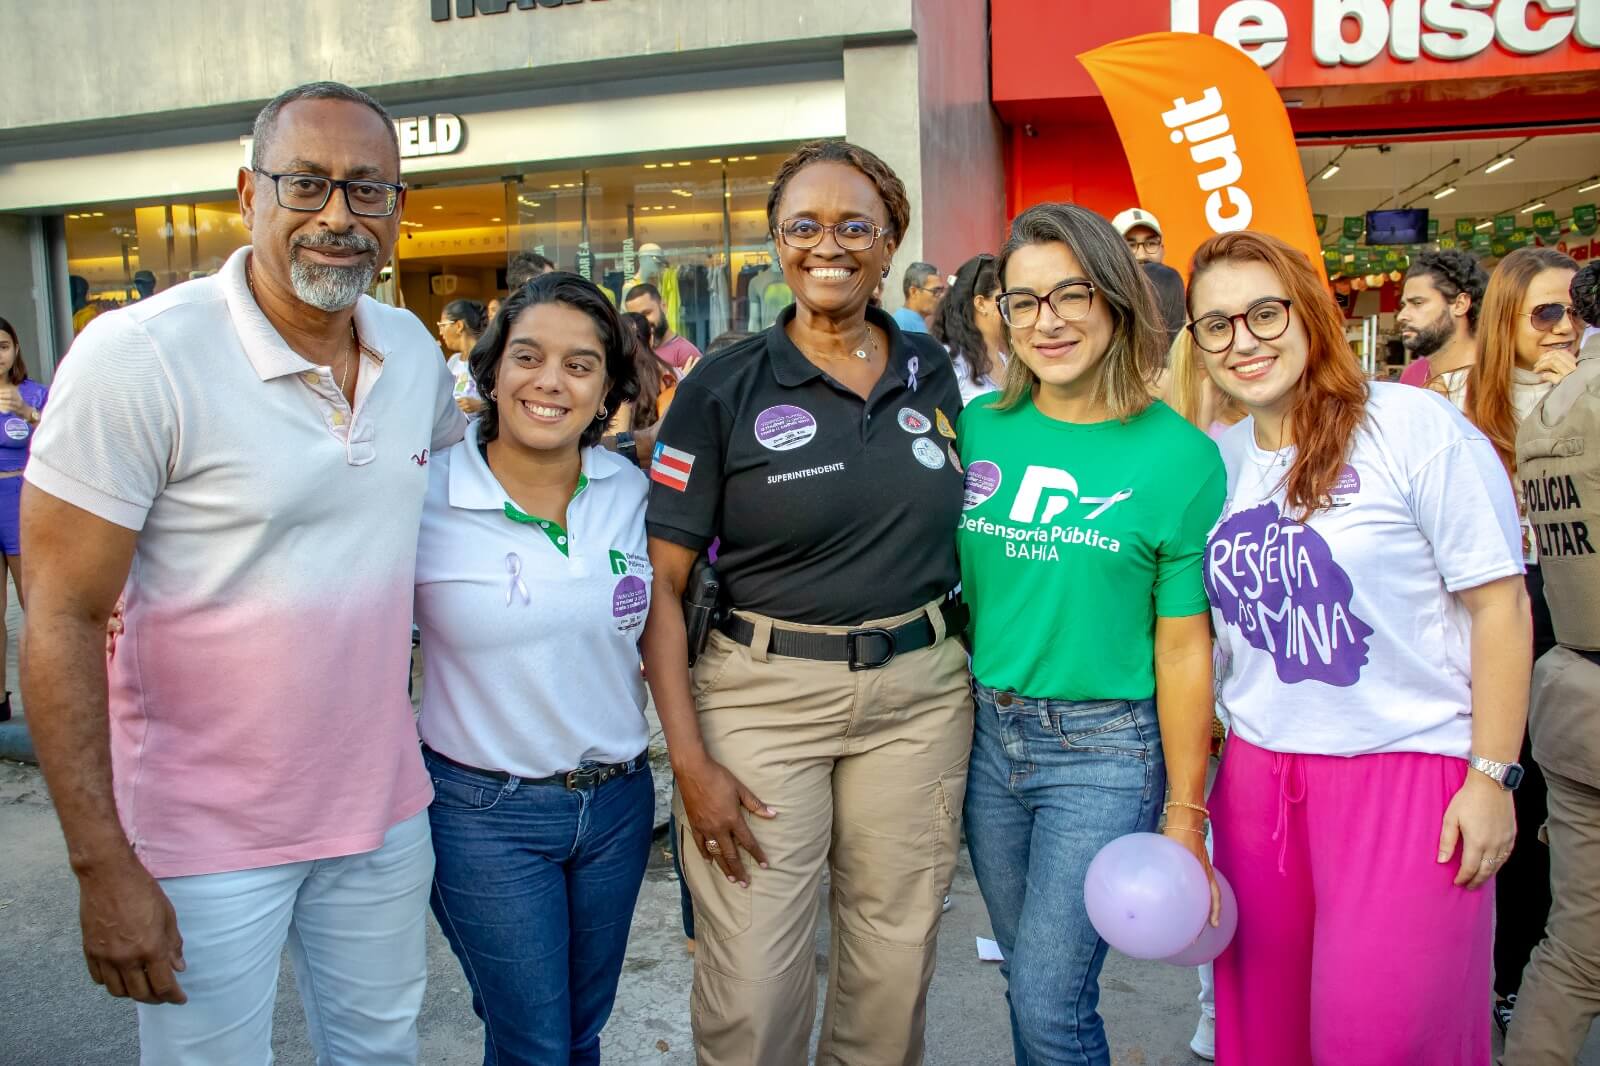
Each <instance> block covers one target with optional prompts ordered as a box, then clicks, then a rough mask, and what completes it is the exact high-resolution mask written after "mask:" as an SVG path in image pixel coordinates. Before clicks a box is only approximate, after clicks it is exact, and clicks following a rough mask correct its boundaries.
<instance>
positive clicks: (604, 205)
mask: <svg viewBox="0 0 1600 1066" xmlns="http://www.w3.org/2000/svg"><path fill="white" fill-rule="evenodd" d="M786 155H787V151H776V152H775V151H771V150H768V151H765V152H760V151H748V150H735V149H732V148H729V149H726V150H722V151H706V150H705V149H701V150H699V151H698V152H696V153H694V154H689V153H676V154H673V155H663V156H661V157H659V158H654V159H645V160H642V161H639V162H636V163H630V164H626V165H617V164H596V165H591V166H584V165H578V166H570V167H563V168H552V169H547V170H536V169H533V167H534V166H535V165H533V164H530V165H529V166H528V167H526V168H524V169H523V171H522V173H521V174H520V176H519V177H517V178H515V179H512V180H502V181H492V182H479V183H476V184H462V185H435V184H431V183H430V182H429V178H428V175H426V174H419V175H409V176H408V180H409V181H410V182H411V184H412V189H411V192H410V193H409V194H408V196H407V199H406V208H405V214H404V216H403V217H402V219H401V222H400V230H401V232H400V237H399V241H398V244H397V246H396V249H395V255H394V260H393V264H392V265H391V267H390V268H388V269H386V270H384V272H383V273H382V274H381V275H380V277H379V279H378V280H377V282H376V284H375V285H374V288H373V295H374V296H376V297H377V298H378V299H381V300H383V301H385V302H387V303H393V304H398V305H400V306H403V307H406V308H408V309H410V310H411V311H412V312H413V313H415V314H416V315H417V317H418V318H420V319H421V320H422V321H423V322H425V323H427V324H428V327H429V328H430V329H433V328H434V327H435V324H436V323H437V322H438V321H439V320H440V315H441V314H442V312H443V310H444V307H445V306H446V305H447V304H448V303H450V301H452V300H457V299H472V300H479V301H482V302H484V303H487V302H488V301H489V300H490V299H493V298H494V297H496V296H500V295H503V293H504V291H505V284H506V267H507V265H508V263H509V261H510V259H511V257H512V256H514V255H516V254H517V253H519V252H536V253H538V254H540V255H543V256H545V257H546V258H548V259H550V260H551V261H552V262H554V263H555V264H556V265H557V266H558V267H560V268H561V269H563V270H571V271H575V272H577V273H579V274H582V275H584V276H585V277H588V278H589V279H590V280H592V281H594V282H596V283H597V284H599V285H601V286H602V287H603V288H604V289H605V290H606V291H607V292H609V293H610V294H611V297H612V299H613V300H615V301H616V302H617V304H618V305H619V306H621V304H622V301H623V298H624V297H625V296H626V294H627V290H628V289H629V287H630V286H632V285H633V284H635V283H637V282H640V281H648V282H651V283H653V284H655V285H656V286H657V287H658V288H659V289H660V290H661V292H662V295H663V298H664V300H665V302H666V304H667V308H668V312H669V314H670V316H671V319H672V322H673V326H674V328H675V329H676V330H677V332H679V333H680V334H682V335H683V336H685V337H688V338H689V340H690V341H691V342H693V343H694V344H695V345H696V346H697V347H699V348H701V349H702V350H703V349H704V348H705V347H706V346H707V345H708V344H709V343H710V342H711V341H712V340H713V339H714V338H715V337H716V336H717V335H718V334H720V333H723V332H725V331H728V330H752V331H753V330H760V329H764V328H765V327H766V326H768V325H771V324H772V321H773V320H774V319H775V318H776V316H777V313H778V311H780V310H782V308H784V307H785V306H787V305H788V304H789V303H790V302H792V299H793V297H792V294H791V293H790V292H789V289H788V286H786V285H784V283H783V277H782V275H781V274H780V273H779V272H778V268H777V261H776V257H775V255H774V250H773V248H772V246H771V243H770V242H769V240H768V237H767V218H766V207H767V194H768V192H770V191H771V187H772V178H773V175H775V174H776V173H777V170H778V166H779V164H781V163H782V162H783V160H784V158H785V156H786ZM66 237H67V264H68V272H69V274H71V275H72V277H73V278H74V280H73V282H72V286H73V289H74V293H73V311H74V328H75V331H76V330H77V329H81V328H82V326H83V324H84V323H86V322H87V321H88V320H89V319H90V318H92V317H93V316H94V315H95V314H96V313H98V312H100V311H103V310H108V309H110V308H113V307H121V306H123V305H125V304H128V303H131V302H133V301H135V300H140V299H144V298H145V297H148V296H150V295H151V294H153V293H156V292H161V291H163V290H165V289H167V288H170V287H171V286H173V285H176V284H178V283H180V282H183V281H187V280H189V279H190V278H195V277H203V276H206V275H209V274H212V273H215V272H216V271H217V270H218V269H219V268H220V267H221V266H222V264H223V263H224V262H225V261H226V260H227V258H228V256H229V255H231V254H232V253H233V252H234V251H235V250H236V249H238V248H241V247H243V246H244V245H246V244H248V243H249V240H250V235H249V233H248V232H247V231H246V230H245V228H244V226H243V224H242V223H241V221H240V218H239V207H238V204H237V202H236V201H234V200H231V199H230V200H226V201H216V202H199V203H169V204H152V205H147V206H141V207H125V206H115V207H113V206H101V207H91V208H82V209H77V210H73V211H70V212H68V214H67V216H66Z"/></svg>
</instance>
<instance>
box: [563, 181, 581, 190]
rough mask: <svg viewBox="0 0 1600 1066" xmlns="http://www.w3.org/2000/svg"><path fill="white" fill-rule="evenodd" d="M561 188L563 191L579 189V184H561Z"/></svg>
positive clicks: (566, 182)
mask: <svg viewBox="0 0 1600 1066" xmlns="http://www.w3.org/2000/svg"><path fill="white" fill-rule="evenodd" d="M561 187H562V188H563V189H576V188H577V187H578V183H577V182H575V181H564V182H562V183H561Z"/></svg>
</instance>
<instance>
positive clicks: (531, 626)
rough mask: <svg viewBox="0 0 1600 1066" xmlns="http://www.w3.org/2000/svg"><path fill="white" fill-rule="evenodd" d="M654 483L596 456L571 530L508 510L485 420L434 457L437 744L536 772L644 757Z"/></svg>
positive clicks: (425, 572)
mask: <svg viewBox="0 0 1600 1066" xmlns="http://www.w3.org/2000/svg"><path fill="white" fill-rule="evenodd" d="M647 486H648V482H646V480H645V477H644V475H643V474H642V473H640V472H639V470H638V468H637V467H635V466H633V465H632V464H631V463H628V462H625V461H624V460H622V459H620V458H619V457H617V456H615V455H613V454H611V453H610V452H608V451H606V450H605V449H603V448H585V449H584V451H583V468H582V473H581V475H580V477H579V481H578V489H577V491H576V492H575V493H574V495H573V498H572V501H571V502H570V503H568V504H567V525H566V528H564V529H563V528H562V527H561V526H560V525H559V524H557V523H556V522H554V521H552V520H550V519H548V518H545V517H541V516H536V515H527V514H524V513H522V512H521V511H520V510H519V509H517V507H516V505H515V504H514V503H512V502H511V498H510V497H509V496H508V495H507V494H506V491H505V490H504V489H503V488H502V487H501V486H500V483H499V481H498V480H496V478H495V476H494V473H493V472H492V471H491V470H490V469H489V465H488V463H487V462H486V461H485V460H484V456H483V452H482V450H481V449H480V447H479V442H478V426H477V424H473V425H472V426H470V427H469V428H468V430H467V437H466V439H465V440H463V441H462V442H461V443H460V444H457V445H456V446H455V447H453V448H451V449H450V450H449V451H448V452H446V453H445V454H443V455H440V456H438V457H436V458H435V460H434V461H433V463H432V464H431V471H430V476H429V483H428V494H427V497H426V499H425V501H424V503H423V510H422V532H421V535H420V537H419V539H418V542H417V590H416V622H417V626H418V627H419V628H420V629H421V631H422V655H423V662H424V667H423V672H424V678H425V682H424V687H423V694H422V717H421V719H420V720H419V722H418V728H419V730H420V731H421V733H422V739H423V741H424V742H425V743H426V744H427V745H428V747H430V748H432V749H433V750H434V751H437V752H438V753H439V754H441V755H444V756H446V757H447V758H450V759H454V760H455V761H457V762H461V763H465V764H467V765H469V766H476V767H478V768H480V769H484V770H500V771H503V772H505V773H509V774H514V775H516V776H518V777H525V778H537V777H548V776H550V775H552V774H557V773H562V772H565V771H567V770H573V769H577V768H578V767H579V766H581V765H583V764H584V763H588V762H594V763H614V762H623V761H625V760H628V759H631V758H633V757H634V756H635V755H638V754H639V753H640V752H642V751H643V750H644V749H645V745H646V744H647V743H648V741H649V732H648V729H647V727H646V725H645V718H644V705H645V690H644V679H643V677H642V676H641V674H640V671H639V637H640V635H641V634H642V633H643V632H644V621H645V615H646V614H647V613H648V611H649V609H650V579H651V568H650V560H649V557H648V555H647V554H646V551H645V531H644V505H645V496H646V490H647Z"/></svg>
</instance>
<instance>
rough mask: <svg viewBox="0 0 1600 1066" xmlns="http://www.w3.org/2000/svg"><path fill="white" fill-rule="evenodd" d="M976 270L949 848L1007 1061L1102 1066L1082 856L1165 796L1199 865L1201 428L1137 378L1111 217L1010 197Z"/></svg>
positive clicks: (1148, 311)
mask: <svg viewBox="0 0 1600 1066" xmlns="http://www.w3.org/2000/svg"><path fill="white" fill-rule="evenodd" d="M997 267H998V273H999V278H1000V289H1001V291H1000V294H999V297H998V300H997V302H998V305H999V310H1000V314H1001V316H1002V318H1003V320H1004V321H1005V323H1006V326H1007V330H1008V333H1009V346H1010V350H1011V364H1010V366H1009V368H1008V370H1007V373H1006V381H1005V388H1004V390H1003V391H1002V392H1001V393H999V394H998V395H992V396H990V397H988V398H986V399H983V400H979V401H978V402H976V403H974V404H973V405H972V406H971V407H968V408H967V409H966V411H965V412H963V414H962V416H961V423H960V426H959V428H958V430H957V450H958V451H959V452H960V454H961V457H962V461H963V462H964V463H966V469H967V474H966V491H965V496H964V500H963V504H962V506H963V514H962V519H961V522H960V524H959V525H958V526H957V533H956V543H957V548H958V551H959V554H960V557H961V582H962V590H963V595H964V596H965V597H966V599H967V602H968V604H969V605H970V607H971V611H972V626H971V631H970V632H971V640H972V673H973V676H974V678H975V680H976V685H975V691H976V695H977V728H976V734H975V738H974V741H973V751H972V762H971V769H970V771H969V774H968V778H967V797H966V812H965V820H966V824H967V847H968V850H969V851H970V852H971V855H972V867H973V871H974V873H976V875H977V879H978V888H979V889H980V890H981V891H982V893H983V901H984V904H985V906H986V907H987V908H988V912H989V920H990V922H991V924H992V926H993V928H994V934H995V939H996V940H997V941H998V942H999V944H1000V948H1001V951H1002V953H1003V954H1004V955H1005V962H1004V963H1002V964H1001V972H1002V974H1004V976H1005V978H1006V982H1007V998H1008V1000H1009V1003H1010V1008H1011V1034H1012V1042H1013V1046H1014V1051H1015V1055H1016V1061H1017V1062H1018V1063H1020V1064H1023V1066H1106V1064H1107V1063H1108V1062H1109V1061H1110V1051H1109V1047H1108V1045H1107V1041H1106V1035H1105V1026H1104V1023H1103V1022H1102V1020H1101V1018H1100V1015H1099V1013H1098V1009H1097V1007H1098V1001H1099V978H1100V969H1101V967H1102V965H1103V964H1104V963H1105V958H1106V952H1107V946H1106V943H1105V941H1103V940H1101V939H1100V937H1099V935H1098V934H1097V933H1096V932H1095V929H1094V927H1093V925H1091V924H1090V922H1089V916H1088V912H1087V911H1086V909H1085V905H1084V877H1085V874H1086V871H1087V870H1088V867H1089V863H1090V860H1092V859H1093V858H1094V856H1095V854H1096V852H1098V851H1099V850H1100V848H1102V847H1103V846H1104V845H1106V844H1107V843H1109V842H1110V841H1111V840H1113V839H1115V838H1117V837H1120V836H1123V835H1124V834H1127V833H1134V832H1150V831H1154V830H1155V829H1156V827H1157V825H1158V821H1159V819H1160V817H1161V815H1162V812H1163V808H1165V809H1166V813H1167V815H1168V821H1167V832H1168V835H1169V837H1170V838H1171V839H1172V840H1175V841H1177V842H1178V843H1179V844H1181V845H1182V846H1183V847H1184V848H1185V849H1187V850H1188V851H1189V852H1190V854H1192V855H1194V856H1195V858H1196V859H1197V860H1198V861H1199V862H1200V863H1201V864H1202V866H1207V867H1209V864H1208V861H1207V859H1206V850H1205V830H1204V828H1203V825H1204V817H1205V806H1204V798H1205V781H1206V765H1207V758H1208V756H1209V751H1210V741H1211V710H1212V699H1211V693H1212V684H1211V679H1212V673H1211V628H1210V618H1209V616H1208V610H1207V604H1206V595H1205V589H1204V587H1203V585H1202V584H1201V575H1200V568H1201V555H1202V552H1203V550H1204V547H1205V538H1206V534H1207V533H1208V532H1209V531H1210V529H1211V526H1212V524H1213V523H1214V522H1215V521H1216V517H1217V512H1218V511H1219V510H1220V509H1221V507H1222V497H1223V484H1224V474H1223V469H1222V460H1221V459H1220V458H1219V456H1218V454H1217V447H1216V445H1215V444H1213V443H1212V442H1211V441H1210V440H1208V439H1207V438H1206V436H1205V434H1203V433H1202V432H1201V431H1200V430H1198V429H1196V428H1195V427H1194V426H1192V425H1190V424H1189V423H1187V422H1185V421H1184V420H1183V418H1182V417H1180V416H1179V415H1178V414H1177V413H1176V412H1174V411H1173V410H1172V409H1171V408H1169V407H1167V405H1166V404H1164V403H1161V402H1160V401H1153V400H1152V399H1151V398H1150V395H1149V392H1148V388H1147V382H1148V380H1149V376H1150V372H1151V371H1152V370H1153V368H1154V367H1155V366H1156V365H1157V363H1158V362H1159V360H1160V358H1161V351H1162V337H1163V329H1162V323H1161V319H1160V315H1159V312H1158V311H1157V309H1156V306H1155V300H1154V297H1153V294H1152V292H1151V288H1150V286H1149V284H1148V283H1147V282H1146V281H1145V279H1144V277H1143V276H1142V274H1141V273H1140V270H1139V268H1138V266H1137V265H1136V263H1135V262H1134V259H1133V256H1132V254H1131V253H1130V252H1129V251H1128V248H1127V246H1126V245H1125V244H1124V243H1123V241H1122V239H1121V237H1120V236H1119V235H1118V234H1117V232H1116V231H1115V230H1114V229H1112V227H1111V225H1110V223H1108V222H1107V221H1106V220H1105V219H1103V218H1101V217H1100V216H1099V215H1096V214H1094V213H1093V212H1090V211H1087V210H1085V209H1084V208H1081V207H1078V206H1075V205H1072V204H1041V205H1039V206H1037V207H1032V208H1029V209H1028V210H1027V211H1024V212H1023V213H1022V214H1021V215H1019V216H1017V218H1016V220H1015V221H1014V222H1013V223H1012V224H1011V236H1010V239H1009V240H1008V241H1007V242H1006V245H1005V247H1004V248H1003V249H1002V250H1001V253H1000V258H999V261H998V263H997ZM1169 785H1170V789H1171V792H1170V801H1169V802H1166V803H1163V801H1164V800H1168V787H1169Z"/></svg>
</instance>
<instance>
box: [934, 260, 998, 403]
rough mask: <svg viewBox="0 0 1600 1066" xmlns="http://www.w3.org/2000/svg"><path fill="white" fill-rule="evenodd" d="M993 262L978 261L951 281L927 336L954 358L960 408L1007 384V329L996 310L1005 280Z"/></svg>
mask: <svg viewBox="0 0 1600 1066" xmlns="http://www.w3.org/2000/svg"><path fill="white" fill-rule="evenodd" d="M994 262H995V260H994V256H992V255H988V254H987V253H986V254H984V255H975V256H973V257H972V258H971V259H968V260H967V261H966V262H965V263H962V264H961V269H959V270H957V271H956V272H955V273H954V274H952V275H951V276H950V291H949V292H947V293H945V295H944V299H943V300H940V301H939V306H938V308H937V309H936V310H935V311H934V312H933V323H932V325H931V326H930V328H929V330H928V332H929V333H931V334H932V335H933V339H934V340H936V341H938V342H939V343H940V344H943V345H944V346H945V348H947V349H948V350H949V352H950V362H951V363H952V364H953V365H954V366H955V368H956V382H957V383H958V384H959V385H960V386H961V402H962V403H963V404H969V403H971V402H972V401H973V400H974V399H976V398H977V397H979V396H982V395H983V394H984V393H986V392H995V391H996V390H998V389H999V388H1000V387H1001V385H1002V383H1003V382H1004V381H1005V375H1006V334H1005V323H1004V322H1002V321H1000V312H999V311H998V310H997V309H996V308H995V302H994V301H995V297H996V296H998V295H999V293H1000V278H999V275H998V274H997V273H996V271H995V268H994Z"/></svg>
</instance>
